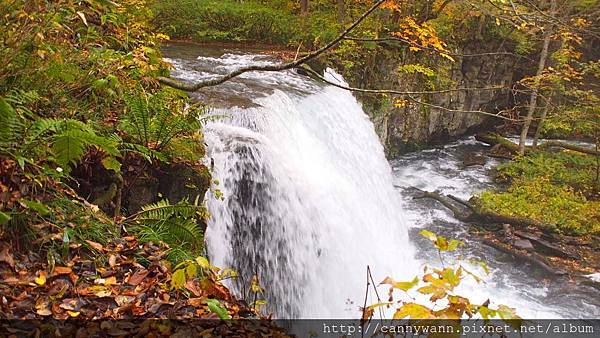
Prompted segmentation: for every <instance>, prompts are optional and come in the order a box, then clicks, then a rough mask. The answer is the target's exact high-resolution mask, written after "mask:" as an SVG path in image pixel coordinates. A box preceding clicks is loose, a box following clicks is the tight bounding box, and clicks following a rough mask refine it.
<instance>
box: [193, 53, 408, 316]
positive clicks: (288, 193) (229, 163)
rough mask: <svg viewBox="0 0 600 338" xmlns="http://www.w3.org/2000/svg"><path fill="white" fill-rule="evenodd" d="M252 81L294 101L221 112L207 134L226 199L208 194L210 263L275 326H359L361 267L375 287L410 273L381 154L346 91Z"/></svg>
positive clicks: (270, 98)
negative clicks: (252, 295)
mask: <svg viewBox="0 0 600 338" xmlns="http://www.w3.org/2000/svg"><path fill="white" fill-rule="evenodd" d="M237 60H239V57H238V58H237ZM251 76H254V77H255V79H258V78H259V77H260V79H262V80H263V82H265V81H266V83H267V84H270V85H272V84H273V83H285V84H287V85H289V86H293V88H294V89H290V88H289V87H286V86H272V89H271V90H270V93H269V94H268V95H266V96H265V95H262V96H259V97H255V98H254V99H253V100H252V101H253V105H251V106H250V107H246V108H239V107H233V108H228V109H218V110H216V111H215V112H214V113H215V114H216V115H225V116H227V117H226V118H222V119H219V120H217V121H215V122H211V123H209V124H208V125H207V126H206V127H205V131H204V132H205V138H206V142H207V145H208V156H209V157H210V158H211V159H212V161H213V163H214V170H213V177H214V178H215V179H217V180H218V181H219V184H218V185H217V186H216V188H217V189H219V190H220V191H221V192H222V193H223V197H222V198H221V199H220V198H217V197H216V196H215V194H212V193H210V192H209V193H208V194H207V197H208V201H207V205H208V209H209V212H210V213H211V218H210V220H209V222H208V229H207V233H206V240H207V248H208V252H209V255H210V258H211V260H212V262H213V264H214V265H216V266H223V267H232V268H233V269H235V270H236V271H238V273H239V274H240V277H239V278H238V280H237V282H231V283H230V285H229V286H230V287H232V288H233V289H234V291H235V292H237V293H238V294H239V295H240V296H243V295H242V294H243V293H246V294H248V291H247V289H248V288H249V285H250V281H251V278H252V276H253V275H257V276H258V277H259V281H260V283H261V284H262V286H263V287H264V289H265V291H264V295H263V297H264V298H266V301H267V308H268V310H269V311H272V312H273V313H274V315H275V316H276V317H278V318H337V317H339V318H348V317H357V316H359V315H360V312H359V309H358V308H359V306H362V305H363V302H364V297H365V288H366V267H367V265H368V266H370V268H371V270H372V272H373V277H374V279H375V281H376V282H377V283H378V282H380V281H381V280H382V279H383V278H384V277H385V276H388V275H390V276H395V277H398V278H401V277H403V276H406V277H409V276H413V275H415V274H416V271H415V270H414V269H415V266H417V265H418V264H416V263H415V261H414V259H413V255H414V253H413V248H412V246H411V244H410V243H409V240H408V234H407V228H406V225H404V224H403V221H402V210H401V208H402V205H401V202H400V201H399V199H398V194H397V193H396V192H395V191H394V188H393V184H392V175H391V169H390V166H389V164H388V162H387V161H386V158H385V156H384V151H383V147H382V146H381V144H380V143H379V139H378V138H377V135H376V134H375V131H374V128H373V125H372V123H371V122H370V121H369V119H368V117H367V116H366V115H365V113H364V112H363V110H362V107H361V105H360V104H359V103H358V102H357V100H356V99H355V98H354V97H353V96H352V94H351V93H349V92H348V91H345V90H342V89H339V88H335V87H333V86H322V85H320V84H316V83H315V82H314V81H312V80H310V79H309V78H305V77H303V76H300V75H298V74H295V73H293V72H285V73H277V74H273V73H271V74H266V75H265V74H258V73H254V74H253V75H251ZM326 76H327V78H328V79H329V80H332V81H340V82H341V81H343V80H342V79H341V76H340V75H338V74H335V73H334V72H333V71H331V70H328V71H327V74H326ZM384 297H386V296H385V295H384ZM250 300H251V299H250ZM375 301H376V300H375ZM369 302H370V304H371V303H372V302H373V299H369Z"/></svg>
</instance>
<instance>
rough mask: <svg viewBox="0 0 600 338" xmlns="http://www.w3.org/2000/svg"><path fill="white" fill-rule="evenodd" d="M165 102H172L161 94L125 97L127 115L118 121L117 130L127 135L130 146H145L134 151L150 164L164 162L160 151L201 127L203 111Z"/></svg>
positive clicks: (194, 107)
mask: <svg viewBox="0 0 600 338" xmlns="http://www.w3.org/2000/svg"><path fill="white" fill-rule="evenodd" d="M168 102H172V100H170V99H169V97H168V96H167V95H166V94H164V93H158V94H154V95H148V94H145V93H143V94H138V95H134V96H129V97H127V98H126V103H127V112H126V114H124V115H123V117H122V118H121V121H120V128H121V129H122V130H123V131H125V132H126V134H128V135H129V136H130V138H131V141H132V142H131V143H133V144H137V145H138V146H142V147H144V148H143V150H142V148H139V147H138V148H137V149H135V150H136V151H138V152H139V153H141V154H142V155H143V156H144V157H145V158H147V159H149V160H150V161H151V160H153V159H159V160H164V159H166V156H165V155H163V151H164V150H165V149H166V148H167V147H169V145H170V144H171V143H172V141H173V140H175V139H178V138H182V137H186V136H188V135H191V134H192V133H195V132H197V131H198V130H200V127H201V119H200V116H201V115H202V112H204V110H202V109H201V108H198V106H196V105H193V106H190V107H191V108H190V107H188V109H183V108H182V107H180V106H170V105H169V104H168ZM169 150H172V149H169ZM169 153H172V151H170V152H169ZM161 155H162V156H161ZM176 155H177V154H175V156H176ZM159 157H162V158H163V159H160V158H159Z"/></svg>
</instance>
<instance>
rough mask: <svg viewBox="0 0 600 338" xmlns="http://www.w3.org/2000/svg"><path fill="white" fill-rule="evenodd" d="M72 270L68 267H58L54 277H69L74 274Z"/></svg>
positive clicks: (55, 269)
mask: <svg viewBox="0 0 600 338" xmlns="http://www.w3.org/2000/svg"><path fill="white" fill-rule="evenodd" d="M72 271H73V270H71V268H69V267H67V266H57V267H55V268H54V276H58V275H68V274H70V273H71V272H72Z"/></svg>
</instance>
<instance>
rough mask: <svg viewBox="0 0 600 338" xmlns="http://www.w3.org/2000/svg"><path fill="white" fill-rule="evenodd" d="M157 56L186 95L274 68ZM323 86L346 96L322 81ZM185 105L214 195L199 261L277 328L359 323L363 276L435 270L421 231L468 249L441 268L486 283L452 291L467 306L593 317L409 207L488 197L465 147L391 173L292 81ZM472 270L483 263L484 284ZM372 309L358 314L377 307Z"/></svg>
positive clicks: (199, 51) (337, 102)
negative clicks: (198, 106)
mask: <svg viewBox="0 0 600 338" xmlns="http://www.w3.org/2000/svg"><path fill="white" fill-rule="evenodd" d="M163 53H164V55H165V56H166V60H167V61H168V62H170V63H172V64H173V66H174V70H173V74H172V75H173V76H174V77H176V78H178V79H181V80H183V81H195V80H199V79H207V78H211V77H214V76H218V75H219V74H225V73H227V72H229V71H231V70H233V69H236V68H239V67H242V66H247V65H250V64H273V63H276V62H277V61H276V59H274V58H273V57H271V56H268V55H261V54H259V52H258V51H251V50H248V49H245V50H243V51H241V50H226V49H224V48H218V49H217V48H207V47H200V46H197V45H190V44H173V45H170V46H166V47H165V48H164V50H163ZM325 76H326V77H327V79H328V80H330V81H337V82H338V83H344V80H343V78H342V77H341V76H340V75H339V74H336V73H335V72H334V71H332V70H328V72H327V74H326V75H325ZM192 95H193V96H194V97H195V98H196V99H199V100H202V101H203V102H206V103H207V104H209V105H210V106H211V107H214V108H212V109H211V111H210V114H212V115H214V116H215V119H214V120H212V121H211V122H208V123H207V124H206V125H205V128H204V133H205V142H206V144H207V161H208V163H211V164H212V165H213V178H214V179H216V180H218V184H217V185H216V186H215V187H214V188H217V189H218V190H219V191H221V192H222V193H223V197H222V198H218V197H219V196H217V195H215V194H214V193H211V192H210V191H209V192H208V193H207V196H206V199H207V202H206V203H207V207H208V209H209V211H210V213H211V218H210V219H209V222H208V228H207V233H206V241H207V250H208V255H209V257H210V259H211V261H212V263H213V264H214V265H216V266H220V267H232V268H233V269H235V270H236V271H238V273H239V278H238V279H237V280H236V281H228V286H229V287H230V288H231V289H232V290H233V291H234V292H235V293H237V294H238V296H240V297H244V298H247V299H248V298H252V297H248V296H249V295H250V290H249V286H250V284H251V281H252V279H253V276H255V275H256V276H258V277H259V282H260V284H261V286H262V287H263V288H264V293H263V294H262V297H263V298H265V299H266V302H267V305H266V306H267V310H268V311H269V312H273V313H274V316H275V317H277V318H356V317H359V316H360V311H359V306H362V304H363V302H364V297H365V287H366V267H367V266H369V267H370V269H371V271H372V274H373V278H374V280H375V281H376V282H379V281H381V280H383V279H384V278H385V277H386V276H390V277H393V278H394V279H396V280H399V281H408V280H412V279H413V277H414V276H416V275H417V274H419V273H420V272H422V271H423V267H424V266H425V265H427V266H430V267H432V266H440V264H441V263H440V260H439V258H438V255H437V252H436V251H435V250H433V247H432V245H431V244H430V243H428V241H427V240H426V239H424V238H423V237H421V236H420V235H418V232H419V231H420V230H421V229H428V230H430V231H433V232H435V233H438V234H441V235H444V236H447V237H452V238H458V239H461V240H463V241H465V243H466V245H465V246H464V247H462V248H461V249H460V250H459V253H456V254H454V255H453V256H452V257H447V258H446V259H447V260H453V259H459V256H458V255H460V256H461V257H460V258H461V261H463V262H464V263H463V264H464V265H465V266H466V267H467V266H468V268H469V270H470V271H473V272H474V273H476V274H478V275H480V276H484V278H483V279H484V282H482V283H479V284H478V283H476V282H475V281H470V279H469V278H465V280H464V282H463V283H462V284H461V285H460V287H459V288H460V289H459V290H458V294H462V295H466V296H467V297H469V298H470V300H471V301H472V302H480V303H483V302H485V301H486V300H487V299H489V300H490V301H491V303H492V304H506V305H509V306H511V307H515V308H516V309H517V313H518V314H519V315H520V316H522V317H525V318H597V317H599V316H600V296H599V293H598V291H596V290H594V289H593V288H591V287H586V286H580V285H577V284H576V283H575V282H570V281H568V280H566V279H559V278H554V277H551V278H549V277H548V276H547V275H544V274H543V273H542V272H538V271H535V269H534V268H533V267H531V266H530V265H528V264H525V263H523V262H520V261H515V260H514V259H512V258H511V257H509V256H507V255H505V254H502V253H500V252H498V251H496V250H495V249H493V248H490V247H487V246H485V245H483V244H482V243H481V241H480V240H478V238H477V237H475V236H473V235H471V234H470V233H469V232H468V226H467V225H465V224H463V223H461V222H459V221H457V220H455V219H454V218H452V216H451V214H450V213H449V211H448V210H446V209H445V208H444V207H443V206H441V205H439V204H438V203H437V202H435V201H431V200H425V199H420V200H415V199H413V198H412V197H413V196H412V193H411V189H410V188H411V187H417V188H420V189H423V190H429V191H434V190H438V191H440V192H442V193H451V194H454V195H456V196H458V197H461V198H464V199H468V198H470V197H471V196H472V195H473V194H475V193H477V192H479V191H482V190H484V189H487V188H491V187H494V184H493V183H492V182H491V179H490V176H489V170H490V169H491V168H492V167H493V166H495V165H497V164H498V162H497V160H493V159H489V158H487V159H486V163H485V165H476V166H469V167H463V161H464V160H465V159H467V158H468V157H470V156H473V155H474V154H481V155H483V154H484V151H485V149H486V147H485V146H484V145H483V144H481V143H479V142H477V141H476V140H475V139H474V138H472V137H467V138H464V139H462V140H459V141H457V142H453V143H450V144H448V145H446V146H443V147H438V148H435V149H429V150H423V151H419V152H415V153H411V154H407V155H404V156H402V157H400V158H398V159H395V160H392V161H389V162H388V160H386V158H385V156H384V151H383V147H382V146H381V144H380V142H379V139H378V137H377V135H376V134H375V131H374V128H373V125H372V123H371V122H370V121H369V119H368V117H367V116H366V115H365V113H364V112H363V110H362V107H361V105H360V103H359V102H358V101H357V100H356V99H355V98H354V97H353V96H352V94H351V93H350V92H348V91H345V90H342V89H339V88H335V87H332V86H327V85H324V84H321V83H317V82H315V81H313V80H311V79H309V78H307V77H305V76H302V75H299V74H296V73H295V72H294V71H285V72H275V73H268V72H263V73H260V72H253V73H245V74H243V75H241V76H240V77H238V78H236V79H234V80H232V81H228V82H226V83H224V84H222V85H220V86H216V87H211V88H205V89H202V90H201V91H199V92H198V93H193V94H192ZM472 259H479V260H482V261H485V262H487V265H488V266H489V269H490V273H489V275H486V274H485V273H484V271H483V269H482V268H481V267H480V266H479V265H478V264H475V263H470V260H472ZM385 289H386V288H385V287H380V293H383V294H384V295H385V294H386V290H385ZM370 297H371V298H369V299H368V301H369V303H375V302H377V301H378V300H377V299H376V298H373V295H371V296H370ZM384 297H385V296H384ZM420 300H421V299H420Z"/></svg>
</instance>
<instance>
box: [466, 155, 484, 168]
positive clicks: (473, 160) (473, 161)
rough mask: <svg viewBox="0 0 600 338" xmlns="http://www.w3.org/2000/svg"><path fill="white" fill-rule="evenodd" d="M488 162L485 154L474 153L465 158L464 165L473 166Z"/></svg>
mask: <svg viewBox="0 0 600 338" xmlns="http://www.w3.org/2000/svg"><path fill="white" fill-rule="evenodd" d="M486 162H487V159H486V158H485V156H481V155H473V156H470V157H468V158H465V159H464V160H463V167H465V168H466V167H471V166H474V165H481V166H483V165H485V163H486Z"/></svg>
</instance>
